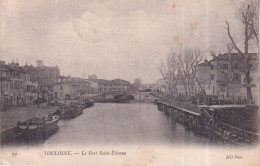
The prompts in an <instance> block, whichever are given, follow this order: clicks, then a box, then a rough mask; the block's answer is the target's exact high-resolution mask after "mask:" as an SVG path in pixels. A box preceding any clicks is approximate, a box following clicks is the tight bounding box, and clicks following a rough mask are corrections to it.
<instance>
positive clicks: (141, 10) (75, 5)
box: [0, 0, 239, 83]
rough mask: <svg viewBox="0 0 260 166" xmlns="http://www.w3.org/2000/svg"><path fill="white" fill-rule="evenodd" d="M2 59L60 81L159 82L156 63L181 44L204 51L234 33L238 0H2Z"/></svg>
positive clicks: (0, 54)
mask: <svg viewBox="0 0 260 166" xmlns="http://www.w3.org/2000/svg"><path fill="white" fill-rule="evenodd" d="M0 3H1V10H0V11H1V28H0V30H1V40H0V42H1V43H0V46H1V47H0V49H1V50H0V59H1V60H5V61H6V62H11V61H12V59H15V61H16V59H18V61H19V63H21V64H22V65H24V64H25V63H26V62H27V64H33V65H35V61H36V60H43V61H44V64H45V65H46V66H48V65H50V66H54V65H58V66H59V67H60V70H61V74H63V75H65V76H66V75H68V74H71V75H72V76H79V77H87V76H88V75H90V74H93V73H94V74H96V75H97V76H98V78H105V79H114V78H122V79H126V80H128V81H131V82H132V81H133V80H134V79H135V78H136V77H141V78H142V79H143V81H144V82H146V83H151V82H155V81H156V80H157V79H159V78H161V76H160V73H159V72H158V64H159V63H160V61H161V59H163V58H164V57H165V56H166V55H167V54H168V53H169V52H170V51H171V49H173V50H174V49H176V48H178V47H179V46H180V45H182V46H185V47H191V48H193V47H194V48H200V49H202V50H207V49H209V47H210V46H211V45H219V44H220V43H221V42H222V41H223V38H224V36H225V35H226V31H225V29H224V27H225V20H226V19H227V20H229V21H230V22H231V29H232V28H234V29H239V27H238V24H237V21H236V20H237V19H236V18H235V16H234V11H235V10H234V8H235V7H237V2H236V1H232V2H230V1H226V0H117V1H115V0H112V1H103V0H3V1H1V2H0Z"/></svg>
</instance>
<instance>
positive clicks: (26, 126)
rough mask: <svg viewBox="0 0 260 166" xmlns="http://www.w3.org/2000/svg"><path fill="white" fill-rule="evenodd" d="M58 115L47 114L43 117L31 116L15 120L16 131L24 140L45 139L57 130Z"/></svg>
mask: <svg viewBox="0 0 260 166" xmlns="http://www.w3.org/2000/svg"><path fill="white" fill-rule="evenodd" d="M59 118H60V117H59V116H58V115H48V116H47V117H43V118H33V119H29V120H27V121H23V122H20V121H18V122H17V126H16V133H17V134H18V135H20V136H21V138H23V139H25V140H26V141H29V140H41V139H47V138H48V137H49V136H51V135H53V134H54V133H56V131H58V129H59V127H58V121H59Z"/></svg>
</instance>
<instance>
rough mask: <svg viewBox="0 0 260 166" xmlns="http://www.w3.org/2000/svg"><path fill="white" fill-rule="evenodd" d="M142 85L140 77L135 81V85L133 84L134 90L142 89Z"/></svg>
mask: <svg viewBox="0 0 260 166" xmlns="http://www.w3.org/2000/svg"><path fill="white" fill-rule="evenodd" d="M141 85H142V79H141V78H140V77H138V78H136V79H135V80H134V83H133V84H132V86H133V88H135V89H140V88H141Z"/></svg>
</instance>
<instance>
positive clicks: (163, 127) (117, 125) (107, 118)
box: [44, 103, 208, 146]
mask: <svg viewBox="0 0 260 166" xmlns="http://www.w3.org/2000/svg"><path fill="white" fill-rule="evenodd" d="M58 125H59V131H58V132H57V133H56V134H55V135H53V136H51V137H50V138H49V139H48V140H46V141H45V142H44V145H47V146H52V145H55V146H57V145H58V146H62V145H69V144H80V145H83V144H84V145H88V144H106V145H109V144H128V143H130V144H139V143H141V144H143V143H145V144H169V145H180V144H184V143H185V144H207V143H208V140H206V139H205V138H202V137H199V136H196V135H194V134H193V133H192V132H190V131H187V130H185V128H184V127H183V126H182V125H180V124H178V123H176V122H174V121H172V120H171V119H170V118H169V117H168V116H167V115H165V114H164V113H163V112H161V111H159V110H158V109H157V106H156V105H153V104H149V103H129V104H115V103H96V104H95V106H94V107H92V108H87V109H85V110H84V111H83V114H82V115H80V116H79V117H77V118H75V119H72V120H61V121H59V124H58Z"/></svg>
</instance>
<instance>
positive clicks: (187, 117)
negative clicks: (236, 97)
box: [157, 98, 259, 146]
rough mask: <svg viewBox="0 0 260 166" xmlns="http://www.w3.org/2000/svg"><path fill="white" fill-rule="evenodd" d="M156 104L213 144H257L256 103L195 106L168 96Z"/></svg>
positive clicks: (172, 117)
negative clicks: (254, 104)
mask: <svg viewBox="0 0 260 166" xmlns="http://www.w3.org/2000/svg"><path fill="white" fill-rule="evenodd" d="M157 106H158V109H159V110H161V111H162V112H164V113H165V114H167V115H169V116H170V117H171V119H174V120H176V121H177V122H178V123H180V124H182V125H183V126H185V128H187V129H188V130H191V131H192V132H194V133H196V134H198V135H201V136H203V137H205V138H207V139H209V140H210V141H211V142H212V143H217V142H220V143H222V144H229V145H236V146H237V145H239V146H244V145H256V144H257V143H258V138H259V135H258V134H257V131H258V121H257V119H256V117H257V116H258V106H245V105H213V106H196V105H192V104H190V103H187V102H179V101H174V100H169V99H167V98H161V99H160V100H158V101H157Z"/></svg>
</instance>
